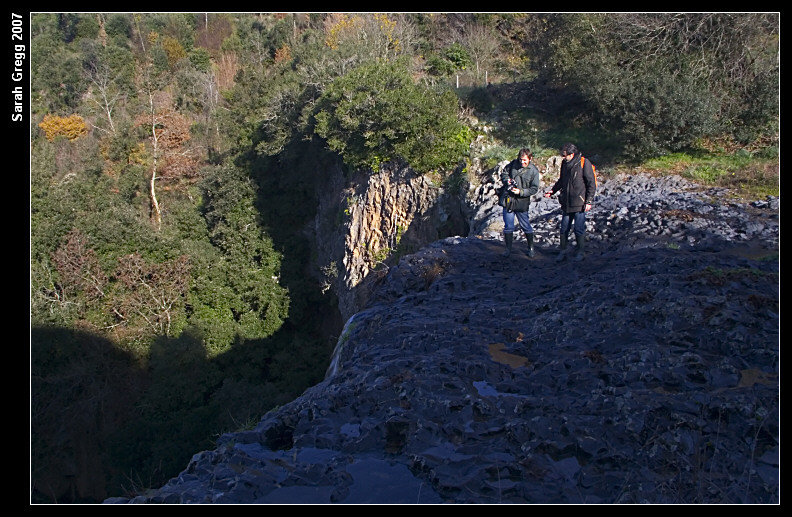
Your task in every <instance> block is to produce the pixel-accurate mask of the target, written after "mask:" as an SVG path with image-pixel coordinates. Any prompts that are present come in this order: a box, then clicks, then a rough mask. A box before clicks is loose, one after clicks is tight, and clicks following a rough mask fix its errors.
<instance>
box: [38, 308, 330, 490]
mask: <svg viewBox="0 0 792 517" xmlns="http://www.w3.org/2000/svg"><path fill="white" fill-rule="evenodd" d="M319 319H321V317H319ZM333 345H334V343H331V342H330V341H329V340H328V338H327V336H325V335H322V334H321V333H320V332H319V331H318V330H316V329H313V328H311V329H300V328H294V327H293V326H291V325H284V326H283V327H282V328H281V330H279V331H278V332H276V333H275V334H274V335H272V336H270V337H269V338H266V339H261V340H247V341H245V340H241V339H238V340H237V343H236V344H235V345H233V346H232V347H231V348H230V349H229V350H228V351H227V352H226V353H224V354H222V355H219V356H217V357H215V358H211V359H209V358H207V357H206V351H205V349H204V347H203V344H202V338H201V336H200V335H198V334H197V333H195V332H192V331H190V330H189V329H188V330H187V331H185V332H184V333H183V334H182V335H181V336H180V337H179V338H172V339H169V338H164V337H161V338H158V339H156V340H155V342H154V343H153V344H152V347H151V350H150V354H149V359H148V364H146V365H143V364H141V362H140V361H139V360H138V359H137V358H136V357H134V356H133V355H132V354H129V353H126V352H124V351H121V350H119V349H118V348H117V346H116V345H115V344H114V343H113V342H112V341H110V340H108V339H106V338H103V337H101V336H99V335H96V334H93V333H91V332H85V331H79V330H73V329H68V328H60V327H33V328H31V339H30V354H31V355H30V361H31V377H30V379H31V381H30V382H31V384H30V430H31V449H30V452H31V458H30V461H31V487H30V494H31V495H30V497H31V502H32V503H42V504H52V503H61V504H63V503H67V504H68V503H100V502H102V501H103V500H105V499H106V498H108V497H112V496H130V495H134V494H137V493H140V492H141V491H144V490H146V489H148V488H152V487H159V486H162V485H163V484H165V483H166V482H167V481H168V480H169V479H170V478H171V477H173V476H176V475H177V474H178V473H179V472H181V471H182V470H183V469H184V468H185V467H186V465H187V464H188V462H189V460H190V458H191V457H192V455H193V454H195V453H196V452H199V451H201V450H209V449H213V448H214V447H215V443H214V440H215V438H216V437H217V436H219V435H220V434H221V433H224V432H230V431H237V430H240V429H244V428H250V427H252V426H253V425H255V424H256V423H258V421H259V420H260V418H261V417H262V416H263V415H264V414H265V413H266V412H267V411H269V410H271V409H272V408H274V407H277V406H280V405H283V404H286V403H288V402H290V401H292V400H294V399H295V398H296V397H298V396H299V395H300V394H301V393H302V392H303V391H304V390H305V389H306V388H307V387H310V386H312V385H315V384H317V383H319V382H320V381H321V380H322V379H323V378H324V372H325V370H326V368H327V365H328V364H329V358H330V355H331V352H332V347H333Z"/></svg>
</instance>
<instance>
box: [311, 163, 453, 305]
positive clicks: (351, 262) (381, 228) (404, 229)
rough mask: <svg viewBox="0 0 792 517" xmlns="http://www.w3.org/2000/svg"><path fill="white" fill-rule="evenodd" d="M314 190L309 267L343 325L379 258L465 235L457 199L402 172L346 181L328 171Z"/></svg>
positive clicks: (382, 268)
mask: <svg viewBox="0 0 792 517" xmlns="http://www.w3.org/2000/svg"><path fill="white" fill-rule="evenodd" d="M322 180H323V183H322V184H321V185H319V186H318V188H317V191H318V192H321V195H320V196H319V200H318V201H319V209H318V211H317V217H316V219H315V225H314V229H313V230H314V233H315V235H314V239H313V240H314V241H315V242H316V248H317V264H316V268H315V269H316V270H318V271H321V272H322V273H323V275H324V278H322V279H321V280H322V281H323V282H324V283H325V286H326V289H327V290H331V289H332V291H333V293H334V294H335V295H336V296H337V298H338V306H339V311H340V313H341V315H342V317H343V318H344V320H346V319H348V318H349V317H351V316H352V315H353V314H355V313H356V312H357V311H358V310H360V308H361V307H364V306H365V305H366V304H367V301H368V298H369V297H370V296H371V285H372V284H373V283H375V282H376V281H378V280H379V279H380V278H381V276H382V275H383V274H385V273H386V272H387V266H386V265H385V261H386V259H388V258H389V257H392V256H393V255H394V254H397V255H403V254H404V253H408V252H412V251H416V250H417V249H419V248H420V247H421V246H423V245H425V244H427V243H430V242H433V241H435V240H437V239H439V238H441V237H445V236H449V235H460V234H467V226H466V224H467V222H466V220H465V218H464V216H463V214H462V212H461V208H460V206H461V205H460V199H461V197H460V196H459V195H449V194H448V193H447V192H446V191H445V189H444V188H443V187H442V185H441V184H436V183H434V182H433V181H431V180H430V179H429V178H428V177H427V176H426V175H422V174H418V173H416V172H415V171H413V170H412V169H410V168H409V167H400V166H397V165H388V166H386V167H384V168H383V169H382V170H381V171H380V172H378V173H376V174H367V173H357V174H355V175H354V176H352V177H351V178H347V177H346V176H345V175H344V173H343V172H342V171H341V169H340V168H337V169H334V170H329V171H328V173H327V174H326V175H325V176H324V177H323V178H322Z"/></svg>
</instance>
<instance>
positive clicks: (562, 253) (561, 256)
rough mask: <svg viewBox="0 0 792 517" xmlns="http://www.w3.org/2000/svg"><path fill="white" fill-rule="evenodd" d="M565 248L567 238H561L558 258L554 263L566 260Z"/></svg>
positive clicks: (564, 236)
mask: <svg viewBox="0 0 792 517" xmlns="http://www.w3.org/2000/svg"><path fill="white" fill-rule="evenodd" d="M566 248H567V236H566V235H562V236H561V251H559V252H558V256H557V257H556V260H555V261H556V262H563V261H565V260H566Z"/></svg>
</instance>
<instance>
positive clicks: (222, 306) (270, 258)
mask: <svg viewBox="0 0 792 517" xmlns="http://www.w3.org/2000/svg"><path fill="white" fill-rule="evenodd" d="M203 176H204V178H203V180H202V183H201V188H202V191H203V196H204V204H203V212H204V216H205V218H206V222H207V228H208V231H209V239H210V241H211V243H212V245H213V246H214V247H215V248H216V249H217V250H218V253H217V254H216V255H215V256H214V257H212V256H208V257H204V259H203V260H204V261H206V260H207V259H208V260H212V262H211V263H207V262H204V261H202V263H199V264H197V267H196V280H195V286H194V288H193V290H192V293H191V302H190V305H191V307H192V315H191V318H190V321H191V323H192V324H194V325H197V326H198V327H199V328H200V329H201V330H202V331H203V332H204V333H205V335H206V341H207V343H206V346H207V348H208V349H209V350H210V353H211V354H217V353H219V352H222V351H224V350H226V349H227V348H228V347H230V346H231V345H232V344H233V341H234V340H235V339H236V338H242V339H254V338H263V337H267V336H270V335H272V334H273V333H274V332H275V331H277V330H278V329H279V328H280V327H281V325H282V324H283V321H284V320H285V319H286V317H287V316H288V309H289V298H288V292H287V291H286V290H285V289H284V288H283V287H281V286H280V284H279V282H278V279H279V274H280V267H281V263H280V262H281V256H280V254H279V253H278V252H277V251H275V249H274V248H273V246H272V240H271V238H270V237H269V236H268V235H267V232H266V229H265V228H263V227H262V226H261V222H260V219H259V215H258V212H257V211H256V209H255V206H254V203H255V196H256V189H255V187H254V185H253V183H252V182H251V181H250V178H249V177H247V176H246V175H245V173H244V172H243V171H241V170H240V169H238V168H236V167H234V166H230V165H224V166H215V167H208V168H206V169H205V170H204V171H203ZM210 266H211V267H210Z"/></svg>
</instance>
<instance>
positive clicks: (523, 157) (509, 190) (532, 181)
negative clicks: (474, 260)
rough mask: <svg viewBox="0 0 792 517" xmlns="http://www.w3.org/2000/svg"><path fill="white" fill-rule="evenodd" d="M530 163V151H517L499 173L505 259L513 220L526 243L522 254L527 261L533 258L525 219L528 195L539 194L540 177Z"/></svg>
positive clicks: (511, 234)
mask: <svg viewBox="0 0 792 517" xmlns="http://www.w3.org/2000/svg"><path fill="white" fill-rule="evenodd" d="M531 160H533V153H532V152H531V150H530V149H528V148H523V149H520V152H519V153H517V159H516V160H512V161H511V162H509V164H508V165H506V166H505V167H504V168H503V169H501V171H500V178H501V181H502V182H503V186H504V190H503V194H502V195H501V197H500V200H499V204H500V205H501V206H502V207H503V241H504V242H505V243H506V251H505V252H504V253H503V255H504V256H505V257H508V256H509V255H511V251H512V243H513V242H514V230H515V229H516V228H515V225H514V220H515V218H516V219H517V223H518V224H519V225H520V228H521V229H522V231H523V235H524V236H525V240H526V241H527V242H528V248H527V250H526V254H527V255H528V256H529V257H531V258H533V257H534V256H535V255H536V252H535V251H534V230H533V227H532V226H531V221H530V219H529V217H528V209H529V208H530V206H531V196H533V195H534V194H536V193H537V192H539V187H540V186H541V178H540V176H539V169H537V168H536V165H534V164H532V163H531Z"/></svg>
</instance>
